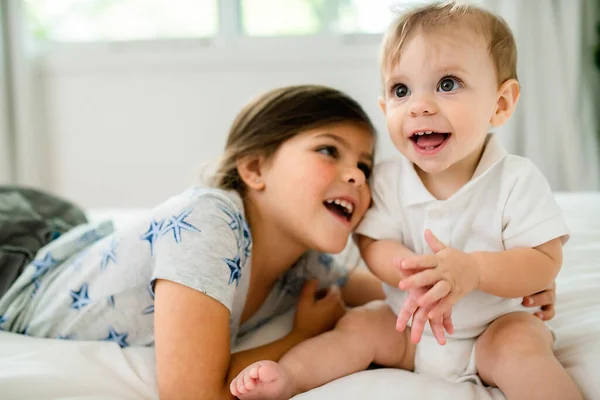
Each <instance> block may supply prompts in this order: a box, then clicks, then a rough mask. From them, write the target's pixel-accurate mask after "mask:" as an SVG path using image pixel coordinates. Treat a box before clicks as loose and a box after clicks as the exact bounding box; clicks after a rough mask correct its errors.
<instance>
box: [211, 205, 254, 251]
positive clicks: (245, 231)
mask: <svg viewBox="0 0 600 400" xmlns="http://www.w3.org/2000/svg"><path fill="white" fill-rule="evenodd" d="M218 207H219V209H220V210H221V211H223V212H224V213H225V215H227V216H228V217H229V220H230V221H229V223H228V225H229V227H230V228H231V230H232V231H237V230H238V229H240V227H241V229H242V236H243V237H244V253H245V255H246V257H248V256H249V255H250V247H251V246H252V239H251V238H250V228H248V224H247V223H246V220H245V219H244V217H242V214H240V213H235V212H233V211H231V210H230V209H229V208H227V207H224V206H220V205H219V206H218ZM238 246H239V241H238Z"/></svg>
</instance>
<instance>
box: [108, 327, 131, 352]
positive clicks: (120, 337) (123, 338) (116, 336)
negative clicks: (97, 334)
mask: <svg viewBox="0 0 600 400" xmlns="http://www.w3.org/2000/svg"><path fill="white" fill-rule="evenodd" d="M127 336H129V334H128V333H118V332H117V331H116V330H115V328H113V327H112V325H109V326H108V336H107V337H106V338H104V339H102V340H104V341H106V342H115V343H116V344H118V345H119V346H120V347H121V348H124V347H129V344H128V343H127Z"/></svg>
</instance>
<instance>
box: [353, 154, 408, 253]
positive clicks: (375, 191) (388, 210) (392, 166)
mask: <svg viewBox="0 0 600 400" xmlns="http://www.w3.org/2000/svg"><path fill="white" fill-rule="evenodd" d="M400 179H401V177H400V165H399V164H398V162H395V161H388V162H385V163H381V164H378V165H376V166H375V168H374V169H373V178H372V179H371V196H372V203H371V207H370V208H369V209H368V210H367V213H366V214H365V216H364V218H363V219H362V221H361V222H360V224H359V225H358V227H357V228H356V230H355V232H356V233H358V234H360V235H364V236H367V237H370V238H371V239H375V240H382V239H392V240H399V241H402V237H401V236H402V235H401V231H402V230H401V229H400V227H399V226H397V221H398V217H399V212H398V211H399V210H400V199H399V193H398V192H399V189H398V183H399V181H400Z"/></svg>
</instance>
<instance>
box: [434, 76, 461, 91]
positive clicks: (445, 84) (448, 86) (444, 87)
mask: <svg viewBox="0 0 600 400" xmlns="http://www.w3.org/2000/svg"><path fill="white" fill-rule="evenodd" d="M461 86H462V84H461V82H460V80H459V79H457V78H455V77H452V76H447V77H445V78H443V79H442V80H441V81H440V84H439V85H438V91H439V92H451V91H453V90H456V89H459V88H460V87H461Z"/></svg>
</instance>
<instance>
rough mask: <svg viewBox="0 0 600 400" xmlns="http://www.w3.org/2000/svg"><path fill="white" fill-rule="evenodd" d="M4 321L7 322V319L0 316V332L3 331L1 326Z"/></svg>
mask: <svg viewBox="0 0 600 400" xmlns="http://www.w3.org/2000/svg"><path fill="white" fill-rule="evenodd" d="M6 321H8V319H7V318H6V317H5V316H4V315H0V331H3V330H4V328H3V327H2V324H4V323H5V322H6Z"/></svg>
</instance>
